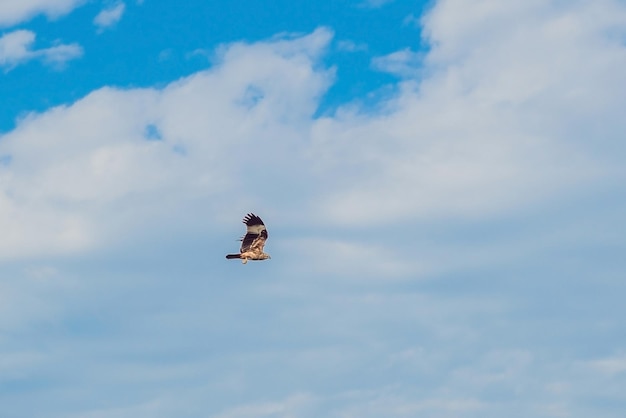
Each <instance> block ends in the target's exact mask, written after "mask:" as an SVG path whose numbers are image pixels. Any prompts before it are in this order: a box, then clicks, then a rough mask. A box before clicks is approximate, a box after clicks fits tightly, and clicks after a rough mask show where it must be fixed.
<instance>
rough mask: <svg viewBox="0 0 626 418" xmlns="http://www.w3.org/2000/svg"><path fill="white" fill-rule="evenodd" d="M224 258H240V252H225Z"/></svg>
mask: <svg viewBox="0 0 626 418" xmlns="http://www.w3.org/2000/svg"><path fill="white" fill-rule="evenodd" d="M226 258H228V259H229V260H230V259H232V258H241V254H226Z"/></svg>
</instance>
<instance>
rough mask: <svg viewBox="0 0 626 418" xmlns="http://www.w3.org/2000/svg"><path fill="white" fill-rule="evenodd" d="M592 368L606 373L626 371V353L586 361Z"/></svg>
mask: <svg viewBox="0 0 626 418" xmlns="http://www.w3.org/2000/svg"><path fill="white" fill-rule="evenodd" d="M588 364H589V366H591V367H592V368H593V369H595V370H597V371H600V372H602V373H604V374H607V375H617V374H621V373H626V354H622V355H617V356H613V357H608V358H603V359H599V360H593V361H590V362H588Z"/></svg>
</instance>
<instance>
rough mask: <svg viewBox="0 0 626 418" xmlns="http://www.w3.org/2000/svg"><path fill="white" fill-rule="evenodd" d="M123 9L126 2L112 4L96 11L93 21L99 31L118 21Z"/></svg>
mask: <svg viewBox="0 0 626 418" xmlns="http://www.w3.org/2000/svg"><path fill="white" fill-rule="evenodd" d="M125 10H126V4H124V3H117V4H115V5H114V6H111V7H109V8H107V9H104V10H102V11H101V12H100V13H98V15H97V16H96V17H95V18H94V20H93V23H94V24H95V25H96V26H97V27H98V29H99V30H100V31H102V30H104V29H106V28H108V27H110V26H112V25H114V24H116V23H117V22H119V21H120V19H121V18H122V15H123V14H124V11H125Z"/></svg>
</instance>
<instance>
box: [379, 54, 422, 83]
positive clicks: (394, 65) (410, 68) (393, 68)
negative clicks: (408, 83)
mask: <svg viewBox="0 0 626 418" xmlns="http://www.w3.org/2000/svg"><path fill="white" fill-rule="evenodd" d="M423 59H424V54H421V53H418V52H413V51H411V50H410V49H408V48H407V49H403V50H401V51H396V52H392V53H391V54H389V55H386V56H383V57H375V58H374V59H373V60H372V66H373V67H374V69H376V70H378V71H384V72H387V73H391V74H395V75H398V76H400V77H406V78H411V77H418V76H419V75H420V74H421V71H420V68H421V64H422V60H423Z"/></svg>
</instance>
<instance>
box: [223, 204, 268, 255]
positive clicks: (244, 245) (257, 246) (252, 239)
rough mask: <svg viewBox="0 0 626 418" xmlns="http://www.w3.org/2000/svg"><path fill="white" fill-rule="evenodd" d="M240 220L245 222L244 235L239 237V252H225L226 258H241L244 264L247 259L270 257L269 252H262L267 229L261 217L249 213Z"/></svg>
mask: <svg viewBox="0 0 626 418" xmlns="http://www.w3.org/2000/svg"><path fill="white" fill-rule="evenodd" d="M242 222H243V223H244V224H246V235H245V236H244V237H243V238H242V239H241V249H240V250H239V254H227V255H226V258H228V259H233V258H238V259H241V262H242V263H243V264H246V263H247V262H248V260H267V259H268V258H271V257H270V255H269V254H266V253H264V252H263V247H264V246H265V241H266V240H267V229H266V228H265V224H264V223H263V221H262V220H261V218H259V217H258V216H256V215H255V214H254V213H249V214H247V215H246V216H245V217H244V218H243V221H242Z"/></svg>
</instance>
